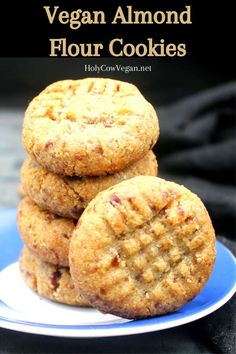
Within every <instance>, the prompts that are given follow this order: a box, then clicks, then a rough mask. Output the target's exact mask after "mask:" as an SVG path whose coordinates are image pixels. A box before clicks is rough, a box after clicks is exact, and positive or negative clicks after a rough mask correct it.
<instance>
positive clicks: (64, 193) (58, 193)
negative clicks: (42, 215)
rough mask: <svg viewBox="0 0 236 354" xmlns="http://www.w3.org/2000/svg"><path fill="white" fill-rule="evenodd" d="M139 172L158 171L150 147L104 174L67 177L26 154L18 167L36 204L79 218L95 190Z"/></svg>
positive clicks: (23, 182) (149, 172)
mask: <svg viewBox="0 0 236 354" xmlns="http://www.w3.org/2000/svg"><path fill="white" fill-rule="evenodd" d="M138 175H151V176H156V175H157V161H156V157H155V155H154V154H153V152H152V151H149V152H148V153H147V154H146V155H145V157H143V158H142V159H141V160H139V161H137V162H135V163H134V164H132V165H130V166H129V167H127V168H125V169H124V170H122V171H120V172H117V173H115V174H114V175H107V176H103V177H66V176H62V175H57V174H55V173H52V172H49V171H47V170H46V169H45V168H43V167H41V166H40V165H39V164H38V163H37V162H36V160H34V159H33V158H32V157H28V158H27V159H26V160H25V162H24V164H23V166H22V168H21V183H22V189H23V190H24V192H25V193H26V194H27V195H28V196H29V197H30V198H31V199H33V200H34V201H35V203H37V204H38V205H39V206H41V207H42V208H44V209H48V210H50V211H51V212H53V213H55V214H58V215H62V216H66V217H72V218H75V219H78V215H80V214H81V209H84V208H85V207H86V206H87V205H88V203H89V202H90V200H92V199H93V198H94V197H95V196H96V195H97V193H99V192H100V191H102V190H104V189H107V188H108V187H111V186H113V185H114V184H117V183H119V182H121V181H123V180H126V179H129V178H131V177H134V176H138Z"/></svg>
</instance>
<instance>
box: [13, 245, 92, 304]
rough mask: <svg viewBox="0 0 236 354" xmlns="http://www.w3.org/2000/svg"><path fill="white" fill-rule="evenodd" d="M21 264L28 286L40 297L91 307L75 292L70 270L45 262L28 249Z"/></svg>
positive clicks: (23, 253)
mask: <svg viewBox="0 0 236 354" xmlns="http://www.w3.org/2000/svg"><path fill="white" fill-rule="evenodd" d="M19 263H20V271H21V274H22V275H23V277H24V279H25V282H26V284H27V285H28V286H29V287H30V288H31V289H32V290H34V291H35V292H36V293H38V294H39V295H40V296H43V297H46V298H48V299H50V300H52V301H56V302H60V303H63V304H67V305H75V306H89V303H88V302H87V301H86V300H85V299H84V297H83V296H82V295H81V294H80V293H79V292H78V290H75V287H74V284H73V282H72V280H71V276H70V272H69V268H65V267H60V266H56V265H53V264H50V263H47V262H44V261H42V260H41V259H40V258H39V257H37V256H35V255H34V254H33V253H32V252H30V250H29V249H28V248H24V249H23V250H22V253H21V256H20V260H19Z"/></svg>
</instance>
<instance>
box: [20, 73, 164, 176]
mask: <svg viewBox="0 0 236 354" xmlns="http://www.w3.org/2000/svg"><path fill="white" fill-rule="evenodd" d="M158 136H159V125H158V118H157V115H156V112H155V110H154V108H153V107H152V105H151V104H150V103H149V102H148V101H147V100H146V99H145V98H144V97H143V95H142V94H141V93H140V91H139V90H138V89H137V87H135V86H134V85H132V84H130V83H127V82H122V81H117V80H111V79H102V78H87V79H82V80H64V81H58V82H55V83H53V84H51V85H50V86H48V87H47V88H46V89H45V90H44V91H42V92H41V93H40V94H39V95H38V96H37V97H35V98H34V99H33V100H32V102H31V103H30V104H29V106H28V108H27V110H26V112H25V119H24V126H23V144H24V147H25V149H26V150H27V151H28V152H29V154H30V155H31V156H33V157H34V158H35V159H36V160H37V161H38V162H39V163H40V164H41V165H42V166H44V167H45V168H46V169H47V170H49V171H52V172H54V173H58V174H64V175H69V176H88V175H91V176H100V175H105V174H107V173H115V172H117V171H120V170H122V169H124V168H125V167H127V166H128V165H129V164H131V163H134V162H135V161H137V160H139V159H141V158H142V157H143V156H144V155H145V154H146V153H147V152H148V151H149V150H150V149H151V148H152V147H153V145H154V144H155V142H156V141H157V138H158Z"/></svg>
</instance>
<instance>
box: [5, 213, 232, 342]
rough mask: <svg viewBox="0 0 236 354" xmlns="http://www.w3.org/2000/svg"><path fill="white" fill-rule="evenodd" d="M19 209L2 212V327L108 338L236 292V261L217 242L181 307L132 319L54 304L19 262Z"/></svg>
mask: <svg viewBox="0 0 236 354" xmlns="http://www.w3.org/2000/svg"><path fill="white" fill-rule="evenodd" d="M15 214H16V210H6V211H2V212H1V213H0V249H1V258H0V269H2V271H1V272H0V326H2V327H4V328H8V329H12V330H16V331H21V332H28V333H35V334H44V335H53V336H63V337H107V336H118V335H129V334H136V333H145V332H152V331H157V330H162V329H166V328H171V327H175V326H180V325H182V324H185V323H188V322H192V321H195V320H197V319H199V318H201V317H204V316H206V315H208V314H210V313H211V312H213V311H215V310H217V309H218V308H219V307H221V306H222V305H224V304H225V303H226V302H227V301H228V300H229V299H230V298H231V297H232V296H233V294H234V293H235V291H236V262H235V258H234V257H233V255H232V254H231V253H230V252H229V250H228V249H227V248H226V247H225V246H223V245H222V244H221V243H220V242H217V257H216V263H215V266H214V270H213V273H212V275H211V277H210V279H209V281H208V283H207V284H206V286H205V287H204V289H203V290H202V292H201V293H200V294H199V295H198V296H197V297H196V298H195V299H193V300H192V301H190V302H189V303H188V304H186V305H185V306H183V307H182V308H180V309H179V310H178V311H176V312H174V313H171V314H168V315H164V316H157V317H153V318H148V319H144V320H136V321H130V320H126V319H122V318H119V317H116V316H112V315H104V314H101V313H100V312H98V311H97V310H95V309H89V308H83V309H81V308H76V307H72V306H66V305H62V304H56V303H53V302H51V301H48V300H46V299H43V298H41V297H40V296H38V295H37V294H35V293H34V292H33V291H31V290H30V289H29V288H28V287H27V286H26V284H25V283H24V281H23V280H22V278H21V275H20V272H19V267H18V263H17V262H16V261H17V259H18V256H19V252H20V249H21V248H22V243H21V241H20V236H19V234H18V231H17V228H16V223H15Z"/></svg>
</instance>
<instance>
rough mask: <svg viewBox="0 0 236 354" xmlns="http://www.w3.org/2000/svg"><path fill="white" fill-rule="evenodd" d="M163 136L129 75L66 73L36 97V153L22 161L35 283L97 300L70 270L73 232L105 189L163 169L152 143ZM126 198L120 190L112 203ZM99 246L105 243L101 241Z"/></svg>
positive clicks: (32, 110)
mask: <svg viewBox="0 0 236 354" xmlns="http://www.w3.org/2000/svg"><path fill="white" fill-rule="evenodd" d="M158 136H159V125H158V118H157V115H156V112H155V110H154V108H153V107H152V105H151V104H150V103H149V102H147V100H146V99H145V98H144V97H143V96H142V94H141V93H140V92H139V90H138V89H137V88H136V87H135V86H134V85H132V84H129V83H125V82H121V81H116V80H110V79H98V78H97V79H93V78H88V79H83V80H76V81H73V80H65V81H60V82H56V83H54V84H52V85H50V86H48V87H47V88H46V89H45V90H44V91H42V92H41V93H40V94H39V95H38V96H37V97H35V98H34V99H33V100H32V102H31V103H30V104H29V106H28V108H27V110H26V112H25V119H24V127H23V145H24V147H25V149H26V151H27V152H28V153H29V156H28V157H27V158H26V160H25V161H24V163H23V166H22V169H21V187H22V190H23V193H24V195H25V197H24V198H23V199H22V201H21V202H20V204H19V208H18V227H19V231H20V234H21V237H22V239H23V241H24V243H25V245H26V247H25V248H24V250H23V252H22V255H21V258H20V268H21V272H22V274H23V276H24V279H25V280H26V283H27V284H28V285H29V286H30V287H31V288H32V289H33V290H34V291H36V292H37V293H39V294H40V295H41V296H44V297H47V298H49V299H51V300H54V301H57V302H61V303H65V304H71V305H76V306H90V305H92V306H93V301H92V297H93V296H92V293H91V294H90V295H89V296H84V292H83V291H80V287H77V285H76V288H75V285H74V280H72V278H71V275H70V267H69V265H70V264H69V248H70V243H71V238H72V235H73V233H74V232H75V229H76V228H77V227H78V225H79V224H80V221H79V222H78V220H80V218H81V215H82V214H83V212H84V209H85V208H87V209H89V208H91V207H89V206H88V205H90V204H91V203H90V202H91V201H92V200H93V199H94V197H96V195H97V194H98V193H99V192H102V191H104V190H112V188H113V187H112V186H114V185H117V184H118V185H119V184H120V182H122V181H125V180H129V179H131V178H133V177H135V176H140V175H146V176H156V175H157V161H156V157H155V155H154V154H153V152H152V150H151V149H152V147H153V146H154V144H155V143H156V141H157V139H158ZM99 194H100V193H99ZM131 194H132V192H131ZM130 198H131V199H130V202H131V200H132V195H131V197H130ZM119 203H120V199H119V197H118V196H117V195H116V194H114V195H113V197H112V199H111V200H110V205H113V206H115V205H116V204H119ZM133 207H134V208H137V210H138V209H140V208H141V209H142V207H140V206H138V205H137V206H136V207H135V205H134V206H133ZM141 209H140V211H141ZM95 210H96V205H94V206H93V211H94V212H95ZM114 222H115V220H114ZM76 225H77V226H76ZM109 227H110V226H109V225H107V228H109ZM116 227H119V225H118V223H117V225H116ZM94 232H95V233H94V234H96V233H97V230H94ZM77 234H78V231H77V232H76V235H77ZM88 244H89V243H88ZM114 246H115V243H114ZM82 247H83V250H85V249H86V248H87V247H86V245H85V244H84V245H83V246H82ZM93 247H98V248H99V245H98V244H97V242H94V245H93ZM73 254H74V253H73ZM78 257H80V251H79V252H78ZM105 258H106V257H105ZM105 258H104V259H105ZM81 260H82V259H81ZM82 261H83V260H82ZM84 261H85V260H84ZM85 264H87V263H86V261H85ZM91 264H92V263H90V265H91ZM77 275H78V273H76V276H75V280H76V283H77V280H78V279H77ZM101 287H102V282H101ZM85 288H86V287H85ZM86 291H87V290H86ZM94 304H95V303H94ZM98 308H99V306H98Z"/></svg>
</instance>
